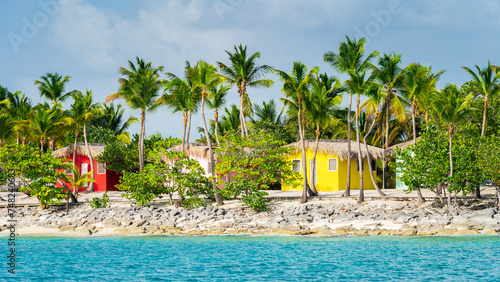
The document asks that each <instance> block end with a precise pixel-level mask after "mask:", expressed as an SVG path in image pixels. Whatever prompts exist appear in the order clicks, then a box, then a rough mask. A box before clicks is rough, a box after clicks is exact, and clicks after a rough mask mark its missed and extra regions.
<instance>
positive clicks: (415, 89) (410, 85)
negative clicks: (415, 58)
mask: <svg viewBox="0 0 500 282" xmlns="http://www.w3.org/2000/svg"><path fill="white" fill-rule="evenodd" d="M426 75H427V68H426V67H424V66H422V65H421V64H418V63H413V64H410V65H408V66H407V67H406V68H405V70H404V81H403V87H402V88H403V89H402V90H403V91H402V92H403V95H404V96H405V97H406V98H407V99H408V101H411V120H412V125H413V134H412V135H413V143H415V142H417V126H416V122H415V115H416V110H417V99H418V95H419V94H420V92H421V88H422V87H423V81H424V79H425V77H426Z"/></svg>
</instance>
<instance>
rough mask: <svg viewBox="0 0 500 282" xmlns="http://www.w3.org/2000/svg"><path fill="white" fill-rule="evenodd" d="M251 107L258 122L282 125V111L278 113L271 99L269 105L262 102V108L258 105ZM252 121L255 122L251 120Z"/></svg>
mask: <svg viewBox="0 0 500 282" xmlns="http://www.w3.org/2000/svg"><path fill="white" fill-rule="evenodd" d="M253 107H254V113H255V115H256V116H257V117H258V118H259V120H267V121H269V122H271V123H274V124H282V123H283V121H282V119H281V115H282V114H283V110H281V112H279V113H278V109H277V106H276V103H275V102H274V100H273V99H271V100H270V101H269V103H266V102H265V101H263V102H262V106H260V105H259V104H255V105H254V106H253ZM252 121H253V122H255V120H254V119H253V118H252Z"/></svg>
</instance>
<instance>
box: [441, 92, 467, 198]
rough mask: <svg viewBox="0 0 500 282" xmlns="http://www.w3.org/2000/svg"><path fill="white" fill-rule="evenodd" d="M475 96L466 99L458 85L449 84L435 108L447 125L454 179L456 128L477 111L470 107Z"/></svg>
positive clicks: (450, 175)
mask: <svg viewBox="0 0 500 282" xmlns="http://www.w3.org/2000/svg"><path fill="white" fill-rule="evenodd" d="M472 97H473V94H472V93H470V94H469V95H467V96H466V97H464V96H462V94H461V93H460V90H458V87H457V85H456V84H448V85H446V86H445V88H444V89H443V91H441V93H440V96H439V98H438V99H437V100H436V103H435V108H436V112H437V113H438V116H439V119H440V120H441V121H442V122H443V123H445V124H447V126H448V136H449V157H450V174H449V177H450V178H452V177H453V155H452V147H453V136H454V134H455V127H456V126H457V124H459V123H460V122H462V121H464V120H465V119H466V118H467V117H468V116H469V115H470V114H471V112H473V111H474V110H475V108H472V107H471V106H470V104H471V100H472ZM450 195H451V193H448V205H450V201H451V200H450Z"/></svg>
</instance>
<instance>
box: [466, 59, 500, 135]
mask: <svg viewBox="0 0 500 282" xmlns="http://www.w3.org/2000/svg"><path fill="white" fill-rule="evenodd" d="M475 67H476V71H477V73H475V72H474V71H473V70H471V69H469V68H468V67H462V69H464V70H465V71H466V72H468V73H469V74H470V75H471V76H472V79H473V80H474V81H475V82H476V83H477V85H478V86H479V88H480V89H481V92H482V94H483V95H484V108H483V125H482V127H481V136H484V134H485V132H486V127H487V124H486V117H487V114H488V101H489V98H490V96H491V95H494V94H497V93H498V91H499V89H500V83H499V80H500V72H498V73H496V74H495V70H494V67H493V66H492V65H491V64H490V61H488V66H486V67H485V68H483V69H481V68H480V67H479V66H478V65H476V66H475Z"/></svg>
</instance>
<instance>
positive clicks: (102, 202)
mask: <svg viewBox="0 0 500 282" xmlns="http://www.w3.org/2000/svg"><path fill="white" fill-rule="evenodd" d="M108 202H109V196H108V191H106V192H104V194H102V199H99V198H97V197H94V199H92V203H90V207H91V208H93V209H94V210H95V209H98V208H107V207H108Z"/></svg>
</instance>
